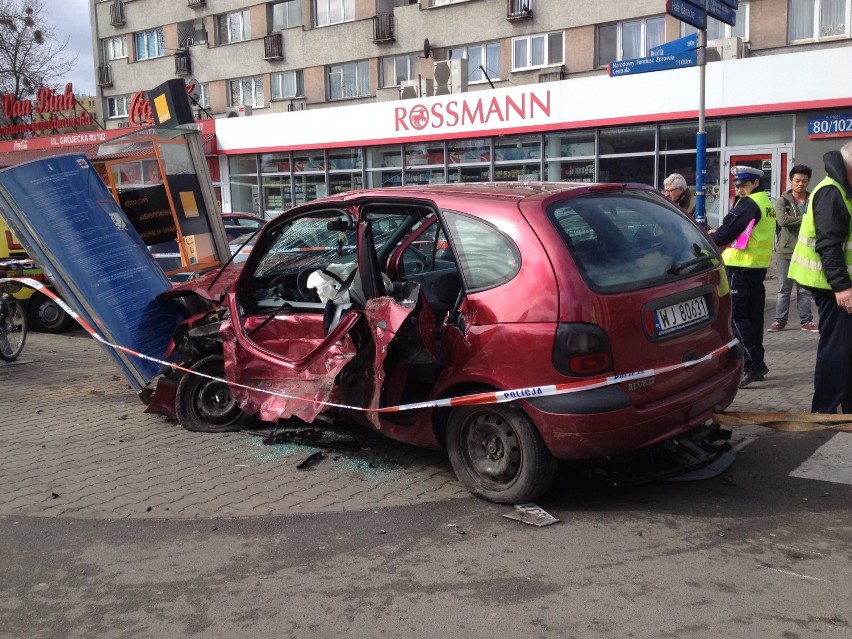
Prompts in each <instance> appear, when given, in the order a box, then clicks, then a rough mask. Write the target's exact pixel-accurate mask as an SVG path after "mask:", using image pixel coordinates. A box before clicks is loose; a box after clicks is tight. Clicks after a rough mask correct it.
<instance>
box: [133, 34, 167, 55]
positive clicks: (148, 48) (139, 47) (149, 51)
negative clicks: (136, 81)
mask: <svg viewBox="0 0 852 639" xmlns="http://www.w3.org/2000/svg"><path fill="white" fill-rule="evenodd" d="M135 41H136V59H137V60H149V59H151V58H162V57H163V56H164V55H166V47H165V45H164V44H163V30H162V28H158V29H151V30H150V31H140V32H139V33H137V34H136V35H135Z"/></svg>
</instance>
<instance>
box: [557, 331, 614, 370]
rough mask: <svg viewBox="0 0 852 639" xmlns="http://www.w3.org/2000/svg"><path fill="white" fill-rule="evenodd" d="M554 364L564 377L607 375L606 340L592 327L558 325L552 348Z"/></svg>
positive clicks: (609, 356)
mask: <svg viewBox="0 0 852 639" xmlns="http://www.w3.org/2000/svg"><path fill="white" fill-rule="evenodd" d="M553 365H554V366H555V367H556V370H558V371H559V372H560V373H562V374H563V375H570V376H571V377H590V376H592V375H602V374H605V373H610V372H612V370H613V367H612V349H611V348H610V345H609V338H608V337H607V336H606V333H605V332H604V330H603V329H602V328H601V327H600V326H596V325H594V324H580V323H571V324H559V326H558V327H557V328H556V341H555V343H554V345H553Z"/></svg>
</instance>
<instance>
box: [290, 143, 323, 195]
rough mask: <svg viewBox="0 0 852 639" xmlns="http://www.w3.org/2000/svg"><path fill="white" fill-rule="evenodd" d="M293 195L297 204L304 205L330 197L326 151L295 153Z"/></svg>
mask: <svg viewBox="0 0 852 639" xmlns="http://www.w3.org/2000/svg"><path fill="white" fill-rule="evenodd" d="M293 195H294V202H295V204H304V203H305V202H310V201H312V200H316V199H317V198H321V197H325V196H326V195H328V189H327V188H326V184H325V151H322V150H315V151H300V152H298V153H293Z"/></svg>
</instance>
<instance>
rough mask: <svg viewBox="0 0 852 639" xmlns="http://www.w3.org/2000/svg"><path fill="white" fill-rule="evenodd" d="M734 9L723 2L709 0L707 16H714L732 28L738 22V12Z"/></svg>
mask: <svg viewBox="0 0 852 639" xmlns="http://www.w3.org/2000/svg"><path fill="white" fill-rule="evenodd" d="M734 9H735V8H734ZM734 9H732V8H731V7H729V6H728V5H727V4H726V3H724V2H722V1H721V0H708V2H707V15H710V16H713V17H714V18H716V19H717V20H719V21H721V22H724V23H725V24H729V25H731V26H732V27H733V26H734V25H735V24H736V22H737V12H736V11H735V10H734Z"/></svg>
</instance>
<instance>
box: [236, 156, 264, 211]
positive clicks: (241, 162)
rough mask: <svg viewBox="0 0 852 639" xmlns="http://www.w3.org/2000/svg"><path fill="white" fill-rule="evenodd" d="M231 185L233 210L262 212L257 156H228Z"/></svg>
mask: <svg viewBox="0 0 852 639" xmlns="http://www.w3.org/2000/svg"><path fill="white" fill-rule="evenodd" d="M228 173H229V175H230V177H229V181H230V187H231V211H233V212H234V213H254V214H260V212H261V210H260V191H259V189H258V185H257V156H255V155H234V156H231V157H229V158H228Z"/></svg>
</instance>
